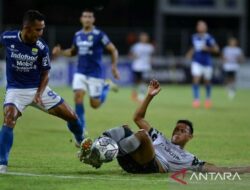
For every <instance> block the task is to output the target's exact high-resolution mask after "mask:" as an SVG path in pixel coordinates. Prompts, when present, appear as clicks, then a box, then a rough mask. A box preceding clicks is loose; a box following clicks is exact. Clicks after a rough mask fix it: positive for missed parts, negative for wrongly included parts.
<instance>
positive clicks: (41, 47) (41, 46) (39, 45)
mask: <svg viewBox="0 0 250 190" xmlns="http://www.w3.org/2000/svg"><path fill="white" fill-rule="evenodd" d="M36 45H37V46H38V47H39V48H40V49H41V50H43V49H44V48H45V45H43V43H42V42H41V41H40V40H38V41H37V42H36Z"/></svg>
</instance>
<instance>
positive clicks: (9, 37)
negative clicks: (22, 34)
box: [3, 35, 17, 39]
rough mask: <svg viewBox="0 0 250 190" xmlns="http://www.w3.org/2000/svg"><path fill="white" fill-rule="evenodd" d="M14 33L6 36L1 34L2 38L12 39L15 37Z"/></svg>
mask: <svg viewBox="0 0 250 190" xmlns="http://www.w3.org/2000/svg"><path fill="white" fill-rule="evenodd" d="M16 37H17V36H16V35H8V36H3V39H13V38H16Z"/></svg>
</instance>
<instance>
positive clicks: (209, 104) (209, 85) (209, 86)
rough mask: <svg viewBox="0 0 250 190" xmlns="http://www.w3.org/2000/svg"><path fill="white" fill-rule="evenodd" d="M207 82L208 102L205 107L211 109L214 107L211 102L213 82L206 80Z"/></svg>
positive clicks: (206, 101)
mask: <svg viewBox="0 0 250 190" xmlns="http://www.w3.org/2000/svg"><path fill="white" fill-rule="evenodd" d="M204 82H205V88H206V100H205V104H204V107H205V108H207V109H209V108H211V107H212V102H211V81H210V80H206V79H205V80H204Z"/></svg>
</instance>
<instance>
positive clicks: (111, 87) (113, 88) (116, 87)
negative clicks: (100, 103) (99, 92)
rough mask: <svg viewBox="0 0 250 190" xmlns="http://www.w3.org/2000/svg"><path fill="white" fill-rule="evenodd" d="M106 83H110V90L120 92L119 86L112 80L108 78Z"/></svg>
mask: <svg viewBox="0 0 250 190" xmlns="http://www.w3.org/2000/svg"><path fill="white" fill-rule="evenodd" d="M105 84H107V85H109V87H110V90H112V91H113V92H118V91H119V88H118V86H117V85H116V84H115V83H114V82H113V81H112V80H110V79H106V80H105Z"/></svg>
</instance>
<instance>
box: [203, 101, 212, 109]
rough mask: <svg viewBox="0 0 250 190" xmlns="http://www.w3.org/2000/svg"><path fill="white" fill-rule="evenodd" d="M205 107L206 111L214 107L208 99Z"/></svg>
mask: <svg viewBox="0 0 250 190" xmlns="http://www.w3.org/2000/svg"><path fill="white" fill-rule="evenodd" d="M204 107H205V108H206V109H209V108H211V107H212V102H211V100H209V99H207V100H206V101H205V104H204Z"/></svg>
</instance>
